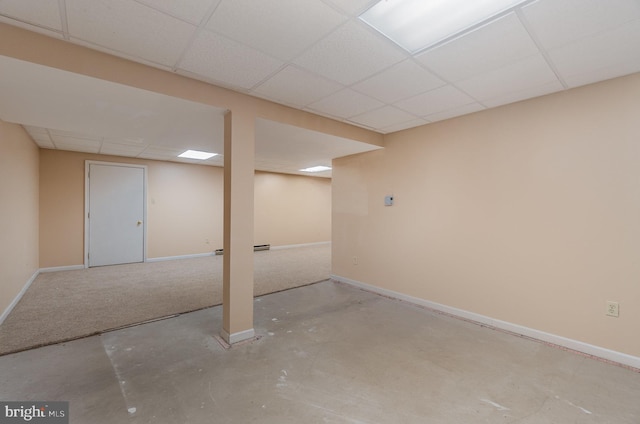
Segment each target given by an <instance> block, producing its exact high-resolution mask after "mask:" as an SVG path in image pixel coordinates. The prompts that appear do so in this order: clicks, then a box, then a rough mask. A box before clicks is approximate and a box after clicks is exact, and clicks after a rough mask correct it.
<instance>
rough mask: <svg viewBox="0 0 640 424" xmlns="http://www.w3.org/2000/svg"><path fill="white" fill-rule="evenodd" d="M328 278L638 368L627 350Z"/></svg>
mask: <svg viewBox="0 0 640 424" xmlns="http://www.w3.org/2000/svg"><path fill="white" fill-rule="evenodd" d="M331 279H332V280H335V281H338V282H341V283H345V284H349V285H351V286H354V287H358V288H360V289H363V290H366V291H369V292H373V293H376V294H380V295H382V296H386V297H391V298H394V299H398V300H403V301H406V302H409V303H413V304H415V305H419V306H423V307H426V308H429V309H432V310H434V311H438V312H442V313H445V314H447V315H451V316H454V317H457V318H462V319H464V320H467V321H472V322H475V323H478V324H482V325H484V326H488V327H492V328H496V329H499V330H504V331H507V332H509V333H513V334H516V335H521V336H525V337H528V338H531V339H535V340H539V341H542V342H546V343H551V344H554V345H557V346H560V347H564V348H567V349H570V350H574V351H577V352H581V353H584V354H587V355H591V356H595V357H597V358H600V359H604V360H607V361H611V362H616V363H618V364H622V365H626V366H629V367H633V368H636V369H640V357H637V356H632V355H628V354H626V353H622V352H617V351H614V350H610V349H606V348H603V347H600V346H594V345H591V344H588V343H584V342H580V341H578V340H573V339H569V338H566V337H562V336H558V335H555V334H550V333H546V332H544V331H540V330H536V329H533V328H528V327H524V326H521V325H518V324H513V323H510V322H506V321H501V320H498V319H494V318H491V317H488V316H485V315H480V314H476V313H474V312H469V311H465V310H463V309H458V308H453V307H451V306H447V305H442V304H440V303H436V302H431V301H428V300H425V299H421V298H419V297H413V296H409V295H406V294H403V293H399V292H395V291H393V290H388V289H383V288H381V287H376V286H373V285H371V284H367V283H363V282H360V281H356V280H352V279H349V278H346V277H341V276H339V275H331Z"/></svg>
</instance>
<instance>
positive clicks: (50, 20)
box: [0, 0, 62, 31]
mask: <svg viewBox="0 0 640 424" xmlns="http://www.w3.org/2000/svg"><path fill="white" fill-rule="evenodd" d="M0 15H4V16H7V17H10V18H15V19H19V20H20V21H22V22H25V23H29V24H33V25H38V26H44V27H47V28H50V29H55V30H58V31H62V20H61V19H60V8H59V6H58V0H1V1H0Z"/></svg>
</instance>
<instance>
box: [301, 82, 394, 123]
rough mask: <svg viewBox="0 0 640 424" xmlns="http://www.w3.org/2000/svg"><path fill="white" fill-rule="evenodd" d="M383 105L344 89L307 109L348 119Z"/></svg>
mask: <svg viewBox="0 0 640 424" xmlns="http://www.w3.org/2000/svg"><path fill="white" fill-rule="evenodd" d="M382 105H383V103H382V102H380V101H378V100H376V99H374V98H372V97H369V96H365V95H364V94H360V93H358V92H356V91H353V90H351V89H348V88H347V89H344V90H341V91H338V92H337V93H335V94H332V95H330V96H328V97H325V98H324V99H322V100H319V101H317V102H315V103H311V104H310V105H309V106H308V109H311V110H315V111H319V112H322V113H326V114H329V115H332V116H337V117H339V118H349V117H351V116H355V115H359V114H361V113H363V112H366V111H369V110H372V109H375V108H378V107H380V106H382Z"/></svg>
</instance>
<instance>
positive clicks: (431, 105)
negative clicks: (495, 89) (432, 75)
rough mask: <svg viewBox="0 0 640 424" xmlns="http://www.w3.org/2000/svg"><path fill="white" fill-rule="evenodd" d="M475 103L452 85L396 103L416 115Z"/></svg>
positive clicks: (422, 115) (425, 114)
mask: <svg viewBox="0 0 640 424" xmlns="http://www.w3.org/2000/svg"><path fill="white" fill-rule="evenodd" d="M471 103H475V100H474V99H472V98H471V97H469V96H468V95H466V94H465V93H463V92H462V91H460V90H458V89H457V88H455V87H453V86H451V85H445V86H444V87H440V88H436V89H435V90H431V91H428V92H426V93H422V94H419V95H417V96H414V97H411V98H409V99H406V100H402V101H400V102H398V103H396V104H395V105H396V106H397V107H399V108H400V109H403V110H406V111H407V112H410V113H412V114H414V115H416V116H421V117H424V116H427V115H432V114H434V113H438V112H443V111H447V110H450V109H454V108H457V107H460V106H464V105H468V104H471Z"/></svg>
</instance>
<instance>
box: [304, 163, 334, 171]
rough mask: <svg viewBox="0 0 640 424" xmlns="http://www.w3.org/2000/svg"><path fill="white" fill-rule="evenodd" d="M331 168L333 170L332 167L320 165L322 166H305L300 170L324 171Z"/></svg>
mask: <svg viewBox="0 0 640 424" xmlns="http://www.w3.org/2000/svg"><path fill="white" fill-rule="evenodd" d="M330 170H331V167H329V166H323V165H320V166H312V167H310V168H304V169H301V170H300V171H302V172H322V171H330Z"/></svg>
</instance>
